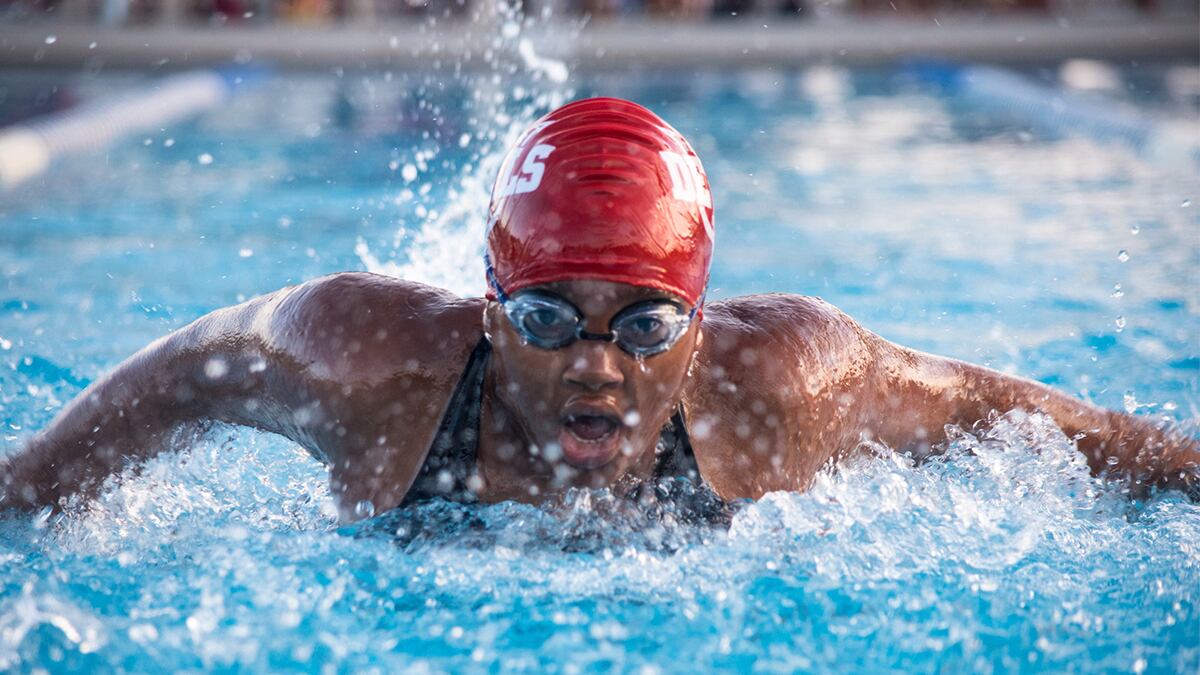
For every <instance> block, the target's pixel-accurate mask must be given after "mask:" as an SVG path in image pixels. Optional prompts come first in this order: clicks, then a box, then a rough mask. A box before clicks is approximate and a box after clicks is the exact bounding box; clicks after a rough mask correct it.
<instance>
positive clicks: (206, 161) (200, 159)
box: [196, 152, 213, 166]
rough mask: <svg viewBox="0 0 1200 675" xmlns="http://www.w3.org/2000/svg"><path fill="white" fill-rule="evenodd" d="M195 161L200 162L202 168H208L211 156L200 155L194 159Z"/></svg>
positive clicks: (211, 159) (211, 161) (206, 154)
mask: <svg viewBox="0 0 1200 675" xmlns="http://www.w3.org/2000/svg"><path fill="white" fill-rule="evenodd" d="M196 161H197V162H200V164H201V165H202V166H208V165H209V164H212V163H213V156H212V155H210V154H208V153H207V152H205V153H201V154H200V156H199V157H197V158H196Z"/></svg>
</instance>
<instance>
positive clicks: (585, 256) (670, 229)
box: [486, 98, 713, 305]
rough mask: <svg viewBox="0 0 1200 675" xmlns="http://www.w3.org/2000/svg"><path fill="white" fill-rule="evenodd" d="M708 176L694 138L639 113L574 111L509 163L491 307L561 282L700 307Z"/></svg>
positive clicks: (518, 149)
mask: <svg viewBox="0 0 1200 675" xmlns="http://www.w3.org/2000/svg"><path fill="white" fill-rule="evenodd" d="M712 244H713V208H712V197H711V194H710V193H709V188H708V178H707V177H706V176H705V175H704V169H703V167H701V166H700V159H699V158H698V157H697V156H696V152H695V151H694V150H692V147H691V146H690V145H688V142H687V141H686V140H684V138H683V136H682V135H680V133H679V132H678V131H675V129H673V128H672V127H671V125H669V124H667V123H666V122H664V121H663V120H662V119H660V118H659V117H658V116H657V115H655V114H654V113H652V112H650V111H649V110H647V109H645V108H643V107H642V106H640V105H637V104H636V103H631V102H629V101H623V100H621V99H616V98H593V99H587V100H583V101H575V102H574V103H568V104H567V105H565V106H563V107H561V108H559V109H558V110H555V111H554V112H552V113H550V114H549V115H546V116H545V117H543V118H542V119H540V120H538V121H537V122H536V123H534V124H533V126H531V127H530V128H529V129H528V130H526V132H525V133H524V134H523V135H522V136H521V140H520V141H519V142H518V143H517V145H516V146H515V147H513V148H512V150H510V151H509V153H508V156H507V157H505V159H504V164H503V165H502V166H501V168H500V174H499V176H498V177H497V179H496V185H495V187H494V188H492V202H491V207H490V213H489V224H488V233H487V260H486V262H487V266H488V277H489V278H488V282H489V283H488V297H489V298H493V299H495V298H496V297H497V296H499V297H501V298H503V297H504V296H505V295H507V294H511V293H516V292H517V291H519V290H521V289H523V288H527V287H529V286H534V285H537V284H544V283H549V282H553V281H566V280H572V279H599V280H604V281H616V282H621V283H626V284H632V285H634V286H646V287H649V288H655V289H658V290H661V291H666V292H668V293H673V294H675V295H677V296H679V297H680V298H683V299H684V300H686V301H687V302H688V303H690V304H692V305H695V304H696V303H698V302H700V300H701V298H702V297H703V295H704V290H705V286H706V285H707V284H708V266H709V261H710V260H711V259H712Z"/></svg>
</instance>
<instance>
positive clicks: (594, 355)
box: [563, 341, 625, 391]
mask: <svg viewBox="0 0 1200 675" xmlns="http://www.w3.org/2000/svg"><path fill="white" fill-rule="evenodd" d="M570 349H571V352H572V353H571V362H570V363H569V364H568V365H567V369H566V370H565V371H563V382H566V383H567V384H574V385H577V386H581V387H584V388H586V389H590V390H593V391H601V390H604V389H609V388H612V387H619V386H620V385H621V384H622V383H624V382H625V375H624V373H622V372H621V364H620V362H619V359H620V358H621V355H620V353H619V352H620V348H618V347H617V346H616V345H615V344H611V343H595V342H591V343H585V342H582V341H580V342H577V343H575V345H573V346H572V347H571V348H570Z"/></svg>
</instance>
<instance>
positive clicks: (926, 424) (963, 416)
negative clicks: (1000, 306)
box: [882, 345, 1200, 498]
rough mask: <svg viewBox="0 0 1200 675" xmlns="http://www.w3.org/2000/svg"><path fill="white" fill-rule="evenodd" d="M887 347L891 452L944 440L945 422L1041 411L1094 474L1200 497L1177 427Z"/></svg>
mask: <svg viewBox="0 0 1200 675" xmlns="http://www.w3.org/2000/svg"><path fill="white" fill-rule="evenodd" d="M891 347H892V348H893V349H894V350H895V352H894V359H890V362H891V364H892V365H891V367H890V369H889V370H890V371H891V372H890V373H887V374H886V375H885V379H886V380H887V385H885V386H884V387H883V390H884V391H886V392H887V396H885V397H884V400H883V402H882V405H883V407H884V408H885V409H888V410H889V414H888V415H886V416H885V418H884V419H886V420H888V421H889V422H888V424H887V428H885V429H884V430H882V431H883V432H884V434H883V435H884V436H885V438H884V440H885V441H886V442H889V443H890V444H893V447H903V446H905V445H908V446H913V445H917V446H920V445H925V446H928V444H930V443H936V442H939V441H940V440H942V439H943V437H944V432H943V428H944V425H945V424H957V425H961V426H965V427H969V426H970V425H973V424H975V423H976V422H979V421H980V420H984V419H986V418H987V417H988V415H989V414H991V413H992V412H993V411H998V412H1007V411H1009V410H1013V409H1022V410H1026V411H1029V412H1041V413H1045V414H1047V415H1049V416H1050V417H1051V418H1052V419H1053V420H1054V422H1055V423H1056V424H1057V425H1058V426H1059V428H1061V429H1062V430H1063V432H1064V433H1065V434H1066V435H1067V436H1068V437H1071V438H1075V439H1077V444H1078V448H1079V450H1080V452H1082V453H1083V454H1084V456H1085V457H1086V458H1087V461H1088V464H1089V466H1090V467H1091V469H1092V471H1093V472H1094V473H1100V472H1102V471H1108V472H1110V473H1113V474H1117V475H1124V476H1127V477H1129V478H1132V479H1133V482H1134V483H1135V484H1136V485H1140V486H1142V487H1149V486H1159V487H1170V488H1182V489H1184V490H1186V491H1187V492H1188V493H1189V495H1192V496H1193V498H1195V497H1197V496H1200V443H1198V442H1197V441H1196V439H1193V438H1189V437H1188V436H1186V435H1185V434H1183V433H1182V432H1180V431H1178V430H1174V429H1169V428H1164V427H1161V426H1159V425H1157V424H1154V423H1152V422H1151V421H1149V420H1147V419H1145V418H1142V417H1135V416H1132V415H1126V414H1124V413H1120V412H1116V411H1112V410H1106V409H1104V408H1100V407H1098V406H1095V405H1091V404H1089V403H1085V402H1083V401H1080V400H1078V399H1075V398H1073V397H1071V396H1068V395H1067V394H1064V393H1063V392H1061V391H1058V390H1056V389H1053V388H1051V387H1048V386H1046V385H1044V384H1041V383H1039V382H1034V381H1032V380H1027V379H1024V378H1020V377H1015V376H1012V375H1006V374H1004V373H1000V372H997V371H995V370H991V369H989V368H984V367H982V366H977V365H973V364H969V363H964V362H962V361H956V360H954V359H947V358H942V357H937V356H932V355H928V354H921V353H919V352H914V351H912V350H907V349H903V348H899V347H895V346H894V345H892V346H891ZM888 361H889V360H885V361H884V362H885V363H887V362H888ZM888 437H890V438H888Z"/></svg>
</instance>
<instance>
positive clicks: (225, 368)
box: [204, 356, 229, 380]
mask: <svg viewBox="0 0 1200 675" xmlns="http://www.w3.org/2000/svg"><path fill="white" fill-rule="evenodd" d="M228 372H229V364H228V363H225V359H223V358H221V357H219V356H214V357H212V358H211V359H209V360H208V361H207V362H206V363H205V364H204V374H205V375H206V376H207V377H208V378H209V379H210V380H219V379H221V378H222V377H225V374H226V373H228Z"/></svg>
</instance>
